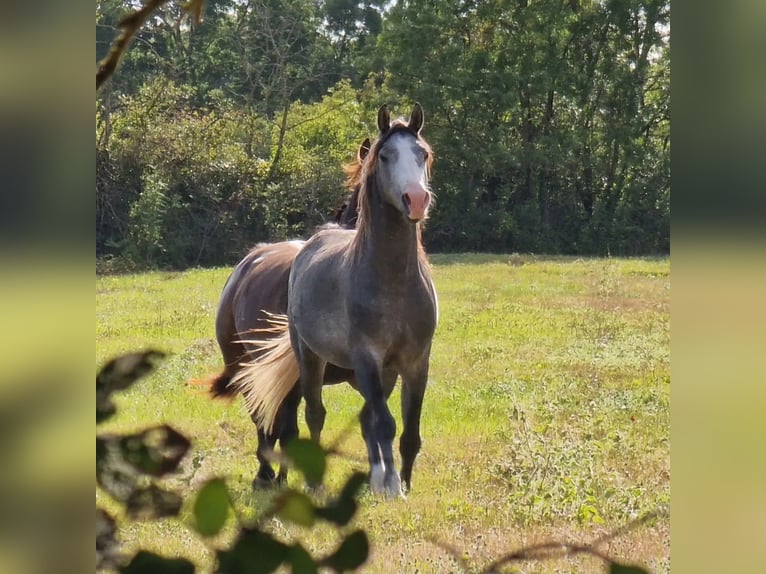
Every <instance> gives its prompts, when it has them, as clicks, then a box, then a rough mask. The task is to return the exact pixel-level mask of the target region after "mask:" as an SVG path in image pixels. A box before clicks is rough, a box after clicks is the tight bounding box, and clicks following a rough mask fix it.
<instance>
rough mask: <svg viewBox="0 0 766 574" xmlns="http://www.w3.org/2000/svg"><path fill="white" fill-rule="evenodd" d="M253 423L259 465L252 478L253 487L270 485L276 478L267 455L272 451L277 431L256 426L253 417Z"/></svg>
mask: <svg viewBox="0 0 766 574" xmlns="http://www.w3.org/2000/svg"><path fill="white" fill-rule="evenodd" d="M253 423H255V425H256V427H257V428H258V448H257V449H256V451H255V456H256V458H257V459H258V463H259V467H258V474H256V475H255V479H254V480H253V489H258V488H265V487H270V486H272V485H273V484H274V481H275V480H276V477H277V475H276V473H275V472H274V468H273V467H272V466H271V461H270V460H269V457H270V455H271V453H272V452H273V451H274V446H275V445H276V443H277V433H276V432H274V431H272V432H270V433H268V432H266V431H265V430H263V429H262V428H260V427H258V423H257V422H256V420H255V418H254V417H253Z"/></svg>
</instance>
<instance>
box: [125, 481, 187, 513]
mask: <svg viewBox="0 0 766 574" xmlns="http://www.w3.org/2000/svg"><path fill="white" fill-rule="evenodd" d="M182 505H183V498H181V497H180V496H179V495H178V494H176V493H175V492H171V491H169V490H163V489H162V488H160V487H158V486H157V485H154V484H152V485H151V486H149V487H147V488H140V489H136V490H134V491H133V492H131V493H130V496H128V498H127V500H126V501H125V510H126V511H127V513H128V516H130V517H131V518H133V519H135V520H151V519H154V518H165V517H166V516H176V515H177V514H178V513H179V512H180V511H181V506H182Z"/></svg>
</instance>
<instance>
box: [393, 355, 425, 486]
mask: <svg viewBox="0 0 766 574" xmlns="http://www.w3.org/2000/svg"><path fill="white" fill-rule="evenodd" d="M427 382H428V362H427V360H426V364H425V366H422V367H421V368H420V369H418V370H416V371H415V372H414V373H412V374H411V375H409V376H405V375H403V376H402V425H403V426H404V428H403V429H402V436H401V438H400V439H399V454H401V456H402V474H401V478H402V482H404V484H405V486H406V488H407V491H410V490H412V467H413V466H414V464H415V457H417V455H418V452H419V451H420V447H421V445H422V440H421V438H420V414H421V411H422V409H423V397H424V396H425V392H426V384H427Z"/></svg>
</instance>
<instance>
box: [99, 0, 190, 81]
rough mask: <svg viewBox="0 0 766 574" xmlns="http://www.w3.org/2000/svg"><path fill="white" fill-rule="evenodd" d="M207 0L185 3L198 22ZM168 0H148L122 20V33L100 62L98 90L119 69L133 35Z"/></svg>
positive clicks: (187, 9)
mask: <svg viewBox="0 0 766 574" xmlns="http://www.w3.org/2000/svg"><path fill="white" fill-rule="evenodd" d="M204 1H205V0H190V1H189V2H188V3H186V4H184V6H183V8H184V10H185V11H187V12H189V13H191V14H192V15H193V17H194V19H195V21H196V22H197V23H199V22H200V21H201V19H202V5H203V3H204ZM167 2H168V0H148V1H147V3H146V4H145V5H144V7H143V8H141V9H140V10H137V11H136V12H134V13H133V14H131V15H129V16H126V17H125V18H124V19H123V20H122V21H121V22H120V25H119V27H120V28H122V33H121V34H120V35H119V36H118V37H117V39H116V40H115V41H114V43H113V44H112V49H111V50H109V53H108V54H107V55H106V57H104V59H103V60H101V61H100V62H99V63H98V69H97V70H96V91H98V89H99V88H100V87H101V85H102V84H103V83H104V82H105V81H106V80H108V79H109V78H110V77H111V76H112V74H114V71H115V70H116V69H117V64H118V63H119V62H120V59H121V58H122V55H123V54H124V53H125V50H127V48H128V46H129V45H130V42H131V40H132V39H133V36H135V35H136V32H138V30H139V29H140V28H141V26H143V25H144V24H145V23H146V21H147V20H148V19H149V16H151V15H152V13H153V12H155V11H156V10H157V9H159V8H160V6H162V5H163V4H165V3H167Z"/></svg>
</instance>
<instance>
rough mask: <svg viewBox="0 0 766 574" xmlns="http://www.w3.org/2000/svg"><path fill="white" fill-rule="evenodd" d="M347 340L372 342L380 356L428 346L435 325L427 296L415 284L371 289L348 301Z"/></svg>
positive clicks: (432, 306) (427, 293) (431, 307)
mask: <svg viewBox="0 0 766 574" xmlns="http://www.w3.org/2000/svg"><path fill="white" fill-rule="evenodd" d="M351 317H352V322H351V325H350V332H349V338H350V339H355V340H362V339H363V340H368V341H374V342H375V346H377V347H378V348H379V349H380V351H381V352H382V353H383V354H386V355H388V354H391V353H397V352H399V350H401V349H411V350H413V351H414V352H416V353H419V352H420V351H421V349H422V348H424V347H426V346H428V345H430V341H431V338H432V336H433V332H434V329H435V326H436V307H435V302H434V299H433V297H432V296H431V293H430V292H429V291H428V290H427V289H425V288H423V287H422V286H421V285H419V284H415V285H403V286H399V287H397V288H394V289H391V288H389V289H372V290H368V291H366V292H365V296H357V297H354V298H353V299H352V305H351Z"/></svg>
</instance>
